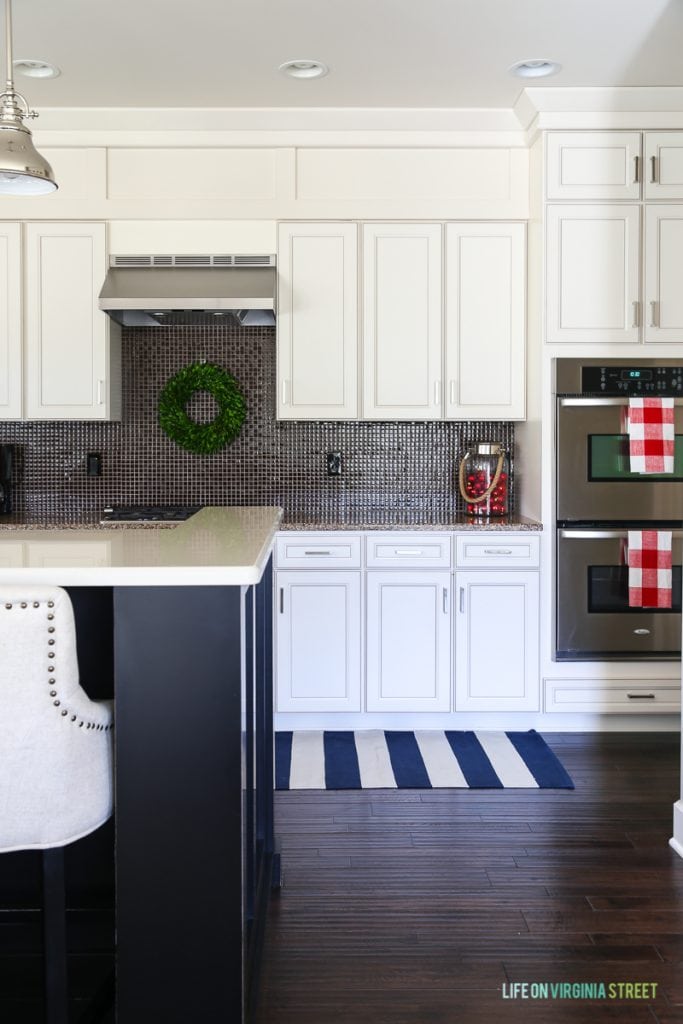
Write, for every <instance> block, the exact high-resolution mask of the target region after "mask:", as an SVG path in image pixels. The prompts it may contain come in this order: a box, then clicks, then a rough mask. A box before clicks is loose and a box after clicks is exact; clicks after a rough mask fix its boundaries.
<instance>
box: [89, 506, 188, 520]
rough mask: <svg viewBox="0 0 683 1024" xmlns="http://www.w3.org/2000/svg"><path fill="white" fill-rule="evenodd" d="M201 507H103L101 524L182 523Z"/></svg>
mask: <svg viewBox="0 0 683 1024" xmlns="http://www.w3.org/2000/svg"><path fill="white" fill-rule="evenodd" d="M200 508H201V505H105V507H104V509H103V512H102V518H101V519H100V522H101V523H182V522H184V521H185V520H186V519H189V518H190V516H193V515H194V514H195V512H199V509H200Z"/></svg>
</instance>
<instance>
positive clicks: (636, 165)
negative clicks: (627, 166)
mask: <svg viewBox="0 0 683 1024" xmlns="http://www.w3.org/2000/svg"><path fill="white" fill-rule="evenodd" d="M639 181H640V157H639V156H634V158H633V184H634V185H637V184H638V182H639Z"/></svg>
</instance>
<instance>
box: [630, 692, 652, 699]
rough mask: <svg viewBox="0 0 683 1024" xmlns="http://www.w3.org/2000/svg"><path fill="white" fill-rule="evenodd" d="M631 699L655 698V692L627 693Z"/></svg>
mask: <svg viewBox="0 0 683 1024" xmlns="http://www.w3.org/2000/svg"><path fill="white" fill-rule="evenodd" d="M626 696H627V697H628V699H629V700H655V699H656V698H655V695H654V693H627V694H626Z"/></svg>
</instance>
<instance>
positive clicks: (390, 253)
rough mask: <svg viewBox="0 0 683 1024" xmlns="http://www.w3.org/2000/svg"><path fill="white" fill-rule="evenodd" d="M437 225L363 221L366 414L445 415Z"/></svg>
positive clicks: (408, 417) (393, 416)
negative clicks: (442, 381)
mask: <svg viewBox="0 0 683 1024" xmlns="http://www.w3.org/2000/svg"><path fill="white" fill-rule="evenodd" d="M441 263H442V261H441V225H440V224H365V225H364V226H363V343H364V360H363V418H364V419H375V420H376V419H388V420H400V419H405V420H433V419H440V418H441V416H442V411H443V405H442V383H441V372H442V371H441V348H442V313H441V297H442V285H441Z"/></svg>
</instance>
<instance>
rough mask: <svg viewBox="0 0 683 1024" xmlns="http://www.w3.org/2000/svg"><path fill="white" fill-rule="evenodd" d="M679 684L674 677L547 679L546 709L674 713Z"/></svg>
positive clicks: (678, 701)
mask: <svg viewBox="0 0 683 1024" xmlns="http://www.w3.org/2000/svg"><path fill="white" fill-rule="evenodd" d="M680 709H681V687H680V683H677V682H676V681H675V680H674V679H671V680H669V679H657V680H655V681H654V682H653V683H650V682H648V681H647V680H640V679H546V680H545V710H546V711H560V712H565V713H566V712H581V711H595V712H599V713H600V714H609V713H613V714H614V713H618V714H627V715H629V714H630V715H633V714H637V715H642V714H659V715H662V714H672V713H674V714H677V713H678V712H679V711H680Z"/></svg>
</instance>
